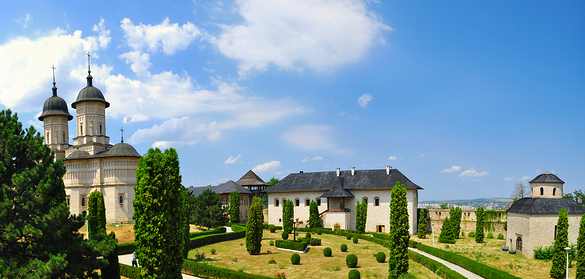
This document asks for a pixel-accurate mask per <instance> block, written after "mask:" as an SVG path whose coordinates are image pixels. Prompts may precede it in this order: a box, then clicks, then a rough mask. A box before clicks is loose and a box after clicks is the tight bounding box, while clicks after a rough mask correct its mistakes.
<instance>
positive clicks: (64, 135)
mask: <svg viewBox="0 0 585 279" xmlns="http://www.w3.org/2000/svg"><path fill="white" fill-rule="evenodd" d="M63 142H64V143H65V142H67V140H65V132H63Z"/></svg>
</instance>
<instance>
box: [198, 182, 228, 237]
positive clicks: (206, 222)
mask: <svg viewBox="0 0 585 279" xmlns="http://www.w3.org/2000/svg"><path fill="white" fill-rule="evenodd" d="M192 206H193V216H192V217H193V218H192V221H193V223H194V224H195V225H198V226H202V227H207V228H208V229H211V228H212V227H216V226H222V225H225V223H226V222H227V217H226V215H227V214H226V211H227V210H228V207H225V206H224V204H223V202H222V201H221V200H220V197H219V194H217V193H216V192H214V191H212V190H211V189H205V191H203V193H201V194H199V196H197V197H196V198H194V201H193V203H192Z"/></svg>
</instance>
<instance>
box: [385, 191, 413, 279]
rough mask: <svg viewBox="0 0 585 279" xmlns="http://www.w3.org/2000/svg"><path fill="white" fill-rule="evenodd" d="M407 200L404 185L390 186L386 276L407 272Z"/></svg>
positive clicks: (408, 234)
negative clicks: (388, 245) (387, 273)
mask: <svg viewBox="0 0 585 279" xmlns="http://www.w3.org/2000/svg"><path fill="white" fill-rule="evenodd" d="M407 206H408V202H407V201H406V187H404V184H400V182H396V185H394V187H392V192H391V200H390V237H389V239H388V242H389V243H390V247H389V249H390V255H389V257H388V265H389V271H390V274H389V275H388V278H398V277H400V276H402V275H403V274H406V273H407V272H408V240H409V239H410V233H409V232H408V229H409V224H408V210H407Z"/></svg>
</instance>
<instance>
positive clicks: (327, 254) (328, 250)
mask: <svg viewBox="0 0 585 279" xmlns="http://www.w3.org/2000/svg"><path fill="white" fill-rule="evenodd" d="M331 254H332V252H331V248H329V247H327V248H325V249H323V256H325V257H331Z"/></svg>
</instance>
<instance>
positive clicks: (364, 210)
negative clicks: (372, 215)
mask: <svg viewBox="0 0 585 279" xmlns="http://www.w3.org/2000/svg"><path fill="white" fill-rule="evenodd" d="M367 222H368V201H366V200H362V221H361V223H362V229H361V230H360V232H362V233H363V232H366V224H367Z"/></svg>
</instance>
